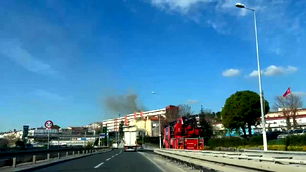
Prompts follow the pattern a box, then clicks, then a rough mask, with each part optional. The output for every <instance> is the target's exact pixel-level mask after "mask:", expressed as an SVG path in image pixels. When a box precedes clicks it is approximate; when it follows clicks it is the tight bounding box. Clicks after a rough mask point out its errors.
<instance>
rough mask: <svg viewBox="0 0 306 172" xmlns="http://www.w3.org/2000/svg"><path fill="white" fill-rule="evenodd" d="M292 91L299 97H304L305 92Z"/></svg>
mask: <svg viewBox="0 0 306 172" xmlns="http://www.w3.org/2000/svg"><path fill="white" fill-rule="evenodd" d="M292 93H293V94H295V95H297V96H300V97H306V92H301V91H294V92H292Z"/></svg>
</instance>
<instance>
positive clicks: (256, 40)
mask: <svg viewBox="0 0 306 172" xmlns="http://www.w3.org/2000/svg"><path fill="white" fill-rule="evenodd" d="M235 6H236V7H237V8H245V9H247V10H250V11H252V12H253V17H254V30H255V43H256V57H257V69H258V70H257V72H258V85H259V97H260V110H261V123H262V136H263V146H264V151H267V150H268V146H267V134H266V123H265V114H264V100H263V93H262V84H261V69H260V58H259V50H258V36H257V25H256V12H255V9H252V8H247V7H246V6H245V5H244V4H241V3H236V5H235Z"/></svg>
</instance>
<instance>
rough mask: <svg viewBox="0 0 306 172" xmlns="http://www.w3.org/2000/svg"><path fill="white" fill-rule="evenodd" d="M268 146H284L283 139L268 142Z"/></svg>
mask: <svg viewBox="0 0 306 172" xmlns="http://www.w3.org/2000/svg"><path fill="white" fill-rule="evenodd" d="M268 145H285V139H276V140H269V141H268Z"/></svg>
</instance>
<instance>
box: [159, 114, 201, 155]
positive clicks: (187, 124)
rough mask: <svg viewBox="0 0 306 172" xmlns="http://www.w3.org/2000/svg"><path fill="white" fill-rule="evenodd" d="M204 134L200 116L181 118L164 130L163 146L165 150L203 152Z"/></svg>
mask: <svg viewBox="0 0 306 172" xmlns="http://www.w3.org/2000/svg"><path fill="white" fill-rule="evenodd" d="M203 134H204V133H203V129H202V128H201V126H200V117H199V116H198V115H193V116H189V117H180V118H178V119H177V120H176V121H174V122H172V123H170V124H168V125H167V126H166V127H165V128H164V139H163V144H164V147H165V148H172V149H189V150H202V149H204V138H203Z"/></svg>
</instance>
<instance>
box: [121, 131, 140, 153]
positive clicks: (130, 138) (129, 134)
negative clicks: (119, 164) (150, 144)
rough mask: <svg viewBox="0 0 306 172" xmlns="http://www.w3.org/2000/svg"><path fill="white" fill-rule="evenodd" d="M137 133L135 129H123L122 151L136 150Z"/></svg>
mask: <svg viewBox="0 0 306 172" xmlns="http://www.w3.org/2000/svg"><path fill="white" fill-rule="evenodd" d="M137 134H138V132H137V131H136V130H129V129H126V130H125V131H124V151H137Z"/></svg>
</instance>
